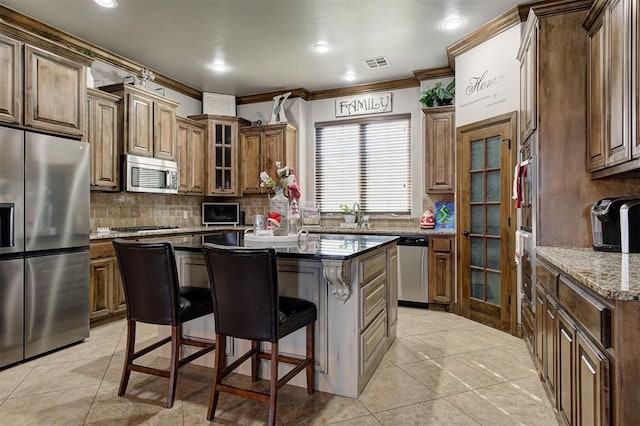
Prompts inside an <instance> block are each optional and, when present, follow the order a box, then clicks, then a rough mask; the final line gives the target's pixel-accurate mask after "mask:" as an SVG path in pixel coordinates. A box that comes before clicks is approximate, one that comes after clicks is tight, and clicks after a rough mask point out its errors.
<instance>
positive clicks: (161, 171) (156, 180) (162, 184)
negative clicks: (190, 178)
mask: <svg viewBox="0 0 640 426" xmlns="http://www.w3.org/2000/svg"><path fill="white" fill-rule="evenodd" d="M122 158H123V161H122V162H123V167H122V170H123V175H124V176H123V177H124V183H125V188H124V189H125V190H126V191H131V192H153V193H158V194H177V193H178V163H176V162H175V161H169V160H161V159H159V158H149V157H140V156H138V155H130V154H125V155H123V156H122Z"/></svg>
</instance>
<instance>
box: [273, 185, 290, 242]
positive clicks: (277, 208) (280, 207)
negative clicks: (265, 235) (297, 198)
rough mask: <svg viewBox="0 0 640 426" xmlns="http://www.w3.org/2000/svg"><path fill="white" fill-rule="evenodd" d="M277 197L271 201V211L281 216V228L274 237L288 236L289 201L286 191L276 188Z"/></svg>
mask: <svg viewBox="0 0 640 426" xmlns="http://www.w3.org/2000/svg"><path fill="white" fill-rule="evenodd" d="M275 191H276V195H274V196H273V197H271V199H270V200H269V210H270V211H272V212H275V213H278V214H279V215H280V228H278V229H276V230H275V231H274V232H273V235H287V234H288V232H289V221H288V216H289V199H288V198H287V197H285V195H284V189H282V188H276V189H275Z"/></svg>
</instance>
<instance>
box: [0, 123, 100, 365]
mask: <svg viewBox="0 0 640 426" xmlns="http://www.w3.org/2000/svg"><path fill="white" fill-rule="evenodd" d="M89 161H90V160H89V144H88V143H86V142H79V141H76V140H71V139H64V138H59V137H54V136H48V135H42V134H38V133H32V132H25V131H22V130H18V129H11V128H5V127H0V367H3V366H6V365H9V364H13V363H16V362H19V361H21V360H23V359H28V358H32V357H34V356H37V355H40V354H43V353H45V352H48V351H51V350H54V349H57V348H60V347H62V346H65V345H68V344H70V343H74V342H77V341H81V340H83V339H84V338H86V337H88V336H89V232H90V230H89Z"/></svg>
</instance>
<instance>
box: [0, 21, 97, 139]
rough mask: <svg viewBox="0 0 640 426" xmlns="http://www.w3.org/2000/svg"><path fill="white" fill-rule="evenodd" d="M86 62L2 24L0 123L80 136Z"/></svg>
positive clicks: (70, 53)
mask: <svg viewBox="0 0 640 426" xmlns="http://www.w3.org/2000/svg"><path fill="white" fill-rule="evenodd" d="M36 46H37V47H36ZM90 63H91V58H89V57H88V56H85V55H82V54H80V53H78V52H76V51H73V50H71V49H68V48H66V47H64V46H62V45H60V44H57V43H53V42H51V41H49V40H46V39H43V38H41V37H39V36H37V35H35V34H33V33H30V32H27V31H24V30H22V29H20V28H18V27H14V26H12V25H9V24H6V23H3V22H0V122H3V123H9V124H14V125H20V126H24V127H26V128H29V129H33V130H37V131H41V132H45V133H53V134H56V135H62V136H70V137H72V138H77V139H79V138H81V137H83V136H84V131H85V127H84V126H85V108H86V65H89V64H90Z"/></svg>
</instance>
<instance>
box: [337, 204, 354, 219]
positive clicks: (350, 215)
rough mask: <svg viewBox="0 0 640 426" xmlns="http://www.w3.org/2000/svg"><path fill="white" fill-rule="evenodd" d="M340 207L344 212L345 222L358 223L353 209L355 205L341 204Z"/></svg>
mask: <svg viewBox="0 0 640 426" xmlns="http://www.w3.org/2000/svg"><path fill="white" fill-rule="evenodd" d="M338 207H340V209H341V210H342V213H343V214H344V223H356V215H355V213H354V211H353V207H350V206H348V205H346V204H344V203H343V204H340V205H339V206H338Z"/></svg>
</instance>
